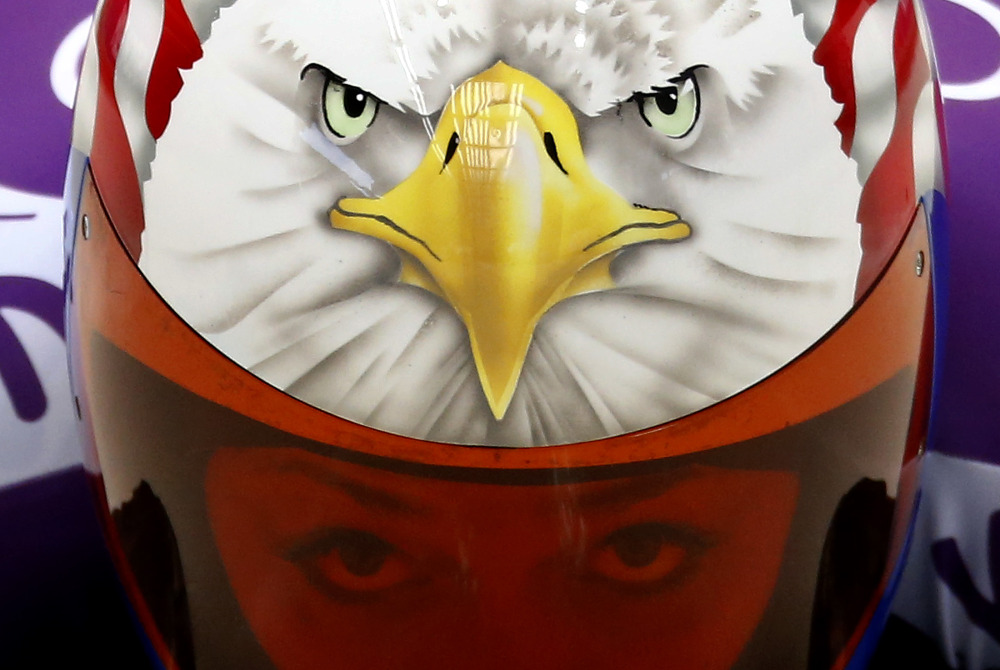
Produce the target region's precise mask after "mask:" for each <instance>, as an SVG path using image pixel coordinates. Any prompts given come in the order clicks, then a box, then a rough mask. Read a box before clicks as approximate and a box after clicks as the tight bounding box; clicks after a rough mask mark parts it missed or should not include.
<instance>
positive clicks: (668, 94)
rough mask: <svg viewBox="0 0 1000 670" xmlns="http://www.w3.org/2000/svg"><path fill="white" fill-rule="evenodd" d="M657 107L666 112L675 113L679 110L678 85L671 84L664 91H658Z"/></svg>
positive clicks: (656, 97)
mask: <svg viewBox="0 0 1000 670" xmlns="http://www.w3.org/2000/svg"><path fill="white" fill-rule="evenodd" d="M655 100H656V107H657V109H659V110H660V111H661V112H663V113H664V114H668V115H669V114H673V113H674V112H676V111H677V87H676V86H671V87H670V88H665V89H663V90H662V91H657V93H656V96H655Z"/></svg>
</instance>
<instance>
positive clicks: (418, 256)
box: [330, 63, 691, 420]
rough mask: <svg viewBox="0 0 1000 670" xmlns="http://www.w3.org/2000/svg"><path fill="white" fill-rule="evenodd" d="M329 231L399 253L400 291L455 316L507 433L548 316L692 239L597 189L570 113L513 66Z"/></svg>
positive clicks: (455, 99)
mask: <svg viewBox="0 0 1000 670" xmlns="http://www.w3.org/2000/svg"><path fill="white" fill-rule="evenodd" d="M330 219H331V222H332V223H333V226H334V227H335V228H340V229H343V230H350V231H354V232H358V233H362V234H364V235H369V236H372V237H377V238H379V239H382V240H385V241H387V242H389V243H390V244H392V245H393V246H395V247H397V248H398V249H400V250H401V251H402V252H403V254H402V256H403V259H404V260H403V271H402V275H401V277H400V280H401V281H404V282H407V283H410V284H414V285H417V286H421V287H423V288H425V289H428V290H430V291H433V292H434V293H436V294H438V295H440V296H441V297H442V298H444V299H445V300H447V301H448V302H449V303H450V304H451V305H452V306H453V307H454V309H455V311H456V312H458V314H459V316H460V317H461V318H462V320H463V321H464V322H465V325H466V328H467V329H468V332H469V340H470V342H471V345H472V354H473V357H474V359H475V362H476V367H477V369H478V372H479V379H480V382H481V384H482V388H483V391H484V393H485V395H486V399H487V401H488V402H489V405H490V408H491V409H492V411H493V415H494V416H495V417H496V418H497V420H500V419H502V418H503V416H504V414H505V413H506V412H507V408H508V406H509V405H510V401H511V398H512V396H513V395H514V390H515V388H516V387H517V382H518V378H519V377H520V374H521V368H522V367H523V365H524V359H525V357H526V356H527V352H528V346H529V345H530V343H531V338H532V334H533V333H534V330H535V327H536V325H537V324H538V321H539V320H540V319H541V317H542V315H543V314H545V312H546V311H547V310H548V309H549V308H550V307H552V306H553V305H555V304H556V303H557V302H559V301H560V300H564V299H566V298H568V297H570V296H573V295H577V294H579V293H583V292H586V291H593V290H601V289H605V288H612V287H613V286H614V283H613V282H612V280H611V276H610V273H609V264H610V261H611V259H612V258H613V256H614V254H615V252H617V251H619V250H621V249H622V248H623V247H625V246H627V245H631V244H637V243H640V242H647V241H651V240H670V241H673V240H680V239H683V238H685V237H687V236H688V235H690V233H691V230H690V228H689V227H688V225H687V224H686V223H684V222H682V221H681V220H680V219H679V218H678V216H677V215H676V214H674V213H672V212H668V211H665V210H658V209H649V208H646V207H641V206H633V205H631V204H629V203H628V202H627V201H625V200H624V199H623V198H622V197H621V196H620V195H618V194H617V193H616V192H614V191H613V190H612V189H611V188H609V187H608V186H607V185H605V184H603V183H602V182H600V181H599V180H598V179H597V178H596V177H594V175H593V174H592V173H591V172H590V169H589V168H588V166H587V163H586V161H585V159H584V155H583V149H582V147H581V145H580V139H579V132H578V130H577V125H576V120H575V119H574V118H573V113H572V112H571V111H570V109H569V107H568V106H567V105H566V103H565V102H563V101H562V99H561V98H560V97H559V96H558V95H556V93H554V92H553V91H552V90H550V89H549V88H548V87H546V86H545V85H544V84H543V83H541V82H540V81H538V80H537V79H535V78H533V77H531V76H529V75H527V74H525V73H523V72H520V71H519V70H515V69H514V68H511V67H509V66H507V65H505V64H503V63H497V64H496V65H495V66H493V67H492V68H490V69H489V70H487V71H485V72H483V73H482V74H479V75H477V76H476V77H473V78H472V79H470V80H468V81H466V82H465V83H463V84H462V85H461V86H460V87H459V88H458V89H457V90H456V91H455V93H454V94H453V95H452V97H451V100H450V101H449V103H448V104H447V106H446V107H445V109H444V111H443V113H442V116H441V121H440V122H439V124H438V127H437V130H436V131H435V135H434V138H433V139H432V141H431V147H430V149H429V150H428V152H427V155H426V156H425V157H424V159H423V160H422V162H421V164H420V166H419V167H418V168H417V169H416V170H415V171H414V172H413V174H412V175H410V176H409V177H408V178H407V179H406V180H405V181H403V182H402V183H401V184H399V185H398V186H397V187H395V188H394V189H393V190H391V191H390V192H388V193H386V194H385V195H384V196H382V197H381V198H375V199H363V198H344V199H342V200H340V201H339V202H338V203H337V204H336V205H335V206H334V208H333V210H332V211H331V214H330Z"/></svg>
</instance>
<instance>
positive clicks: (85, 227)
mask: <svg viewBox="0 0 1000 670" xmlns="http://www.w3.org/2000/svg"><path fill="white" fill-rule="evenodd" d="M80 228H81V230H82V231H83V239H85V240H89V239H90V218H89V217H88V216H87V215H86V214H84V215H83V223H82V224H81V225H80Z"/></svg>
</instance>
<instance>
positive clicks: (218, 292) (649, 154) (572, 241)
mask: <svg viewBox="0 0 1000 670" xmlns="http://www.w3.org/2000/svg"><path fill="white" fill-rule="evenodd" d="M203 32H204V31H203ZM203 48H204V56H203V58H201V59H200V60H199V61H198V62H197V63H196V64H195V66H194V67H193V69H192V70H191V71H190V72H187V73H185V77H184V86H183V88H182V90H181V92H180V94H179V95H178V97H177V99H176V100H175V101H174V104H173V110H172V113H171V118H170V122H169V124H168V125H167V128H166V131H165V133H164V134H163V136H162V137H161V138H160V140H159V142H158V143H157V146H156V158H155V160H154V161H153V163H152V166H151V177H150V179H149V180H148V181H147V182H146V183H145V184H144V193H143V195H144V201H145V209H146V228H145V231H144V233H143V240H142V249H143V251H142V256H141V257H140V267H141V269H142V270H143V271H144V273H145V274H146V275H147V276H148V277H149V278H150V279H151V281H152V282H153V284H154V285H155V286H156V287H157V289H158V290H159V291H160V293H161V294H162V295H163V297H164V298H165V299H166V300H167V302H168V303H169V304H170V305H171V306H172V307H173V308H174V309H175V310H176V311H177V312H178V313H179V314H180V315H181V317H182V318H184V319H185V320H186V321H188V323H190V324H191V325H192V326H193V327H194V328H195V329H197V330H198V331H199V332H200V333H202V334H203V335H204V337H206V338H207V339H208V340H209V341H210V342H211V343H212V344H213V345H214V346H216V347H217V348H218V349H220V350H221V351H222V352H224V353H225V354H226V355H228V356H229V357H231V358H232V359H233V360H235V361H236V362H237V363H239V364H240V365H242V366H244V367H246V368H247V369H248V370H250V371H251V372H253V373H254V374H256V375H258V376H259V377H261V378H262V379H264V380H265V381H267V382H269V383H270V384H272V385H274V386H277V387H279V388H282V389H284V390H286V391H287V392H288V393H290V394H292V395H294V396H296V397H298V398H300V399H302V400H304V401H306V402H308V403H311V404H312V405H315V406H316V407H319V408H321V409H323V410H326V411H329V412H332V413H334V414H337V415H339V416H342V417H345V418H348V419H351V420H354V421H358V422H361V423H364V424H367V425H370V426H373V427H375V428H378V429H381V430H386V431H391V432H395V433H399V434H403V435H408V436H413V437H418V438H424V439H431V440H438V441H445V442H455V443H463V444H486V445H505V446H535V445H547V444H560V443H568V442H576V441H582V440H589V439H597V438H603V437H607V436H611V435H616V434H621V433H623V432H628V431H632V430H637V429H641V428H646V427H649V426H652V425H656V424H659V423H662V422H665V421H668V420H671V419H673V418H676V417H679V416H682V415H684V414H687V413H690V412H693V411H696V410H698V409H701V408H704V407H706V406H708V405H710V404H713V403H715V402H718V401H719V400H721V399H723V398H726V397H728V396H730V395H732V394H734V393H736V392H738V391H740V390H742V389H744V388H746V387H747V386H749V385H751V384H754V383H755V382H757V381H759V380H760V379H762V378H763V377H765V376H767V375H769V374H771V373H772V372H774V371H775V370H777V369H778V368H780V367H781V366H782V365H784V364H786V363H787V362H789V361H790V360H791V359H792V358H794V357H796V356H797V355H798V354H800V353H801V352H802V351H804V350H805V349H806V348H808V347H809V346H810V345H811V344H812V343H814V342H815V341H816V340H817V339H818V338H819V337H821V336H822V335H823V334H824V333H825V332H826V331H828V330H829V329H830V328H831V327H832V326H833V325H834V324H835V323H836V322H837V321H838V320H839V319H840V318H842V317H843V316H844V314H846V312H847V311H848V310H849V309H850V307H851V305H852V304H853V296H854V288H855V278H856V275H857V269H858V263H859V259H860V248H859V226H858V223H857V221H856V210H857V205H858V199H859V195H860V190H861V187H860V185H859V183H858V179H857V177H856V173H857V166H856V165H855V164H854V163H853V161H852V160H851V159H850V158H848V157H847V156H846V155H845V154H844V153H843V152H842V151H841V149H840V136H839V134H838V132H837V130H836V128H835V125H834V122H835V120H836V118H837V116H838V114H839V113H840V107H839V105H837V104H836V103H835V102H834V101H833V100H832V98H831V95H830V91H829V88H828V87H827V84H826V83H825V81H824V76H823V71H822V69H821V68H820V67H819V66H817V65H816V64H815V63H814V62H813V58H812V51H813V47H812V45H811V44H810V43H809V41H808V40H807V38H806V35H805V33H804V29H803V26H802V19H801V17H798V16H795V15H794V14H793V11H792V7H791V6H790V4H789V2H788V0H721V1H720V0H546V1H545V2H538V1H537V0H514V1H510V0H507V1H501V0H480V1H477V2H462V3H459V2H454V1H452V0H380V1H379V2H373V1H371V0H341V1H338V2H319V1H317V0H287V1H286V2H282V3H274V2H266V1H265V0H238V1H237V2H235V3H232V5H231V6H230V7H226V8H223V9H221V11H219V12H218V16H217V18H215V19H214V20H213V21H212V22H211V25H210V35H209V36H208V38H207V39H206V40H205V42H204V45H203Z"/></svg>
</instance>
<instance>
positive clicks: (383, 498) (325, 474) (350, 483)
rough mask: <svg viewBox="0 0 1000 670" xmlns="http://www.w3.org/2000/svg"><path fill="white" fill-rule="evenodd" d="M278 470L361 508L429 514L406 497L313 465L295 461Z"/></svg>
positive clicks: (427, 510)
mask: <svg viewBox="0 0 1000 670" xmlns="http://www.w3.org/2000/svg"><path fill="white" fill-rule="evenodd" d="M281 470H282V471H283V472H289V473H294V474H301V475H305V476H306V477H308V478H309V479H312V480H313V481H315V482H317V483H318V484H321V485H322V486H327V487H330V488H335V489H338V490H340V491H341V492H342V493H345V494H347V495H348V496H349V497H350V498H352V499H353V500H354V501H355V502H357V503H358V504H359V505H361V506H363V507H368V508H371V509H375V510H379V511H382V512H387V513H391V514H405V515H407V516H423V517H426V516H429V515H430V508H428V507H427V506H425V505H421V504H420V503H418V502H417V501H415V500H408V499H407V498H406V497H404V496H400V495H398V494H396V493H392V492H390V491H386V490H384V489H379V488H375V487H372V486H369V485H368V484H365V483H362V482H359V481H358V480H356V479H352V478H351V477H347V476H345V475H343V474H341V473H338V472H332V471H330V470H328V469H326V468H322V467H319V466H317V465H315V464H312V463H303V462H300V461H294V462H291V463H287V464H285V465H284V466H283V467H282V468H281Z"/></svg>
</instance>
